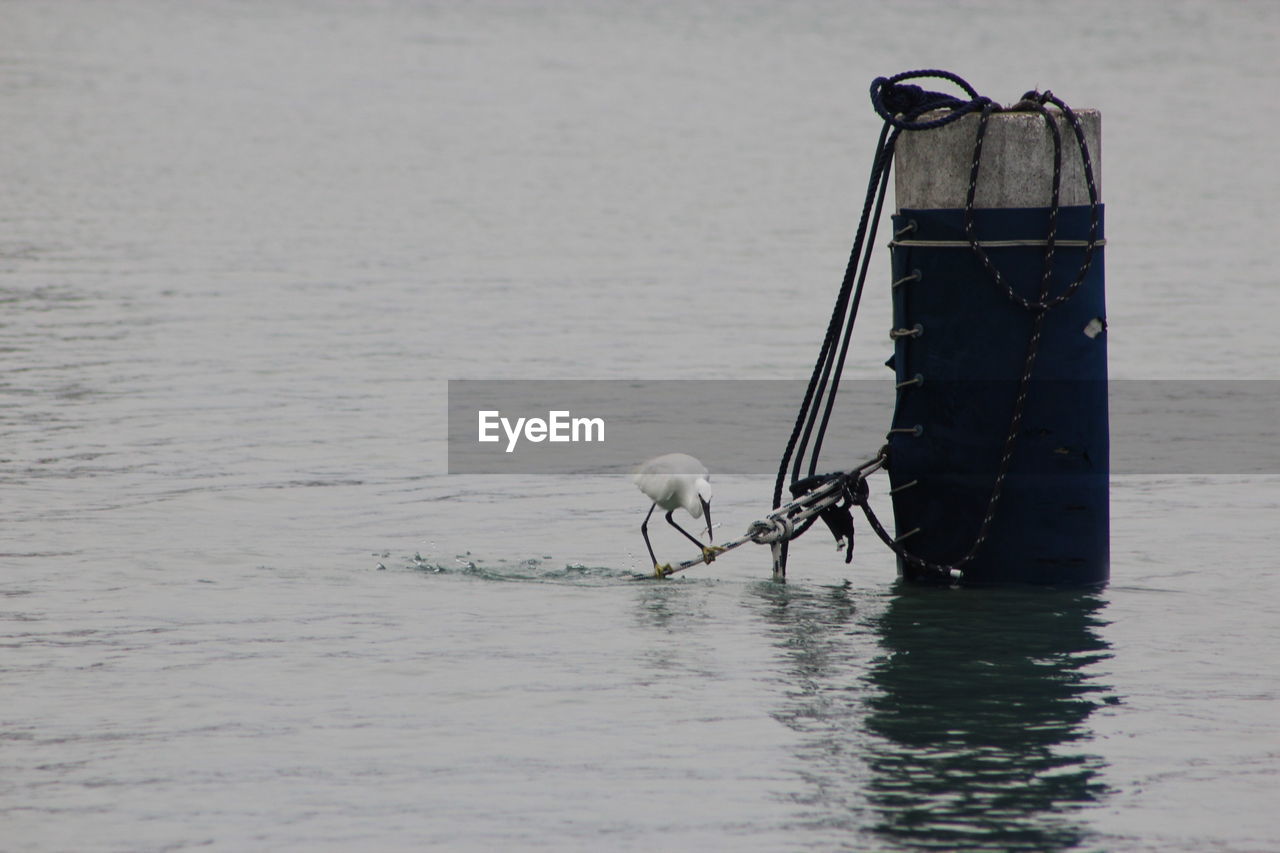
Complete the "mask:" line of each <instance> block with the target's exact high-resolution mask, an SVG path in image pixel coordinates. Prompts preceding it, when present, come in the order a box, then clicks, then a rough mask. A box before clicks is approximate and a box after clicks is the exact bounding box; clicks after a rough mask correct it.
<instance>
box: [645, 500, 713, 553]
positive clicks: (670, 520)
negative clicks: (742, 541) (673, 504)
mask: <svg viewBox="0 0 1280 853" xmlns="http://www.w3.org/2000/svg"><path fill="white" fill-rule="evenodd" d="M650 512H652V510H650ZM673 512H675V510H674V509H673V510H669V511H668V512H667V524H670V525H671V526H672V527H674V528H675V529H676V530H679V531H680V532H681V533H683V534H684V538H686V539H688V540H689V541H690V542H692V543H693V544H694V545H697V546H698V550H699V551H701V552H702V561H703V562H704V563H710V562H712V561H714V560H715V558H716V555H717V554H719V553H721V552H723V551H724V549H723V548H717V547H715V546H714V545H713V546H711V547H710V548H708V547H706V546H705V545H703V544H702V543H701V542H699V541H698V540H697V539H696V538H695V537H694V535H693V534H692V533H690V532H689V531H687V530H685V529H684V528H683V527H681V526H680V525H678V524H676V520H675V519H674V518H672V517H671V513H673Z"/></svg>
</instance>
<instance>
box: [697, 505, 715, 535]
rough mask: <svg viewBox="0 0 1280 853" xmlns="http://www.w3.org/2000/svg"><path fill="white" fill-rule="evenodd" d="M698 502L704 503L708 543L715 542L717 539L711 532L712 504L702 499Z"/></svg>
mask: <svg viewBox="0 0 1280 853" xmlns="http://www.w3.org/2000/svg"><path fill="white" fill-rule="evenodd" d="M698 500H700V501H702V512H703V514H704V515H706V517H707V541H708V542H714V541H716V537H715V536H714V535H713V534H712V532H711V504H709V503H708V502H707V501H706V500H704V499H703V498H701V497H699V498H698Z"/></svg>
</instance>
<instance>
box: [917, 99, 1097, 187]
mask: <svg viewBox="0 0 1280 853" xmlns="http://www.w3.org/2000/svg"><path fill="white" fill-rule="evenodd" d="M1053 114H1054V115H1055V116H1056V117H1057V120H1058V129H1059V131H1060V132H1061V133H1062V191H1061V203H1062V204H1063V205H1082V204H1088V203H1089V190H1088V188H1087V187H1086V186H1085V181H1084V169H1083V168H1082V166H1081V163H1080V148H1079V146H1078V145H1077V144H1076V135H1075V133H1074V131H1072V129H1071V124H1070V122H1068V121H1066V119H1065V118H1063V117H1062V116H1061V115H1060V114H1058V113H1057V112H1054V113H1053ZM931 115H933V114H932V113H931V114H929V115H926V116H925V118H926V119H927V118H929V117H930V116H931ZM1076 115H1078V116H1079V117H1080V123H1081V125H1082V126H1083V127H1084V132H1085V139H1086V141H1087V142H1088V145H1089V154H1090V157H1091V159H1092V162H1093V175H1094V181H1095V183H1096V185H1097V188H1098V198H1099V200H1101V198H1102V116H1101V114H1100V113H1099V112H1098V111H1097V110H1076ZM978 118H979V117H978V116H977V115H967V116H965V117H964V118H962V119H960V120H958V121H956V122H953V123H952V124H949V125H947V126H946V127H942V128H938V129H936V130H926V131H916V132H910V131H908V132H905V133H903V134H902V135H901V136H900V137H899V138H898V145H897V154H896V156H895V162H894V172H895V185H894V190H895V195H896V198H897V209H898V210H902V209H903V208H910V209H912V210H931V209H954V208H962V207H964V203H965V196H966V194H967V192H968V189H969V169H970V167H971V166H972V164H973V143H974V139H975V138H976V136H977V133H978ZM1052 178H1053V137H1052V135H1051V134H1050V133H1049V128H1048V127H1047V126H1046V125H1045V121H1044V117H1043V116H1041V115H1040V114H1039V113H1035V112H1027V113H995V114H993V115H992V116H991V119H990V121H989V122H988V124H987V133H986V137H985V138H984V139H983V141H982V170H981V172H980V173H979V176H978V192H977V196H976V198H975V205H976V206H977V207H1047V206H1048V204H1049V195H1050V191H1051V188H1052Z"/></svg>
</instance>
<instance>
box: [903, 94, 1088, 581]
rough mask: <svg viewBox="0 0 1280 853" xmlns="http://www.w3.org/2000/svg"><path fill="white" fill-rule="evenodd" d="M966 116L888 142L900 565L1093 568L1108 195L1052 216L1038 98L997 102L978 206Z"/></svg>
mask: <svg viewBox="0 0 1280 853" xmlns="http://www.w3.org/2000/svg"><path fill="white" fill-rule="evenodd" d="M976 120H977V117H976V116H970V117H967V118H966V119H965V120H962V121H959V122H956V123H955V124H954V125H952V126H950V127H948V128H946V129H945V131H946V132H945V133H920V134H914V135H913V134H907V135H906V137H904V140H903V141H902V142H901V143H900V144H899V148H898V152H897V153H898V163H897V169H898V180H897V195H898V210H897V213H896V214H895V215H894V217H893V224H894V235H895V237H894V241H893V243H892V274H893V289H892V290H893V292H892V299H893V318H894V332H893V337H894V339H895V344H894V346H895V350H894V356H893V358H892V360H891V364H892V366H893V369H894V372H895V377H896V383H897V386H898V391H897V404H896V407H895V411H894V416H893V423H892V430H891V432H890V435H889V460H890V461H889V466H888V467H889V476H890V484H891V488H892V500H893V511H894V517H895V521H896V531H897V532H896V535H897V542H898V544H899V546H900V548H899V560H898V562H899V568H900V571H901V572H902V574H903V577H904V578H905V579H907V580H936V579H937V571H936V569H934V570H929V569H927V568H926V567H925V563H928V564H933V565H934V566H938V565H942V566H952V565H956V564H957V563H962V564H963V565H962V567H961V569H960V577H961V579H962V582H963V583H965V584H993V583H1028V584H1056V585H1091V584H1102V583H1105V582H1106V581H1107V579H1108V577H1109V574H1110V560H1109V553H1110V550H1109V547H1110V546H1109V535H1110V515H1109V499H1108V478H1109V473H1108V472H1109V451H1108V424H1107V335H1106V304H1105V296H1104V254H1103V251H1104V250H1103V248H1102V238H1103V228H1102V221H1101V216H1102V210H1101V204H1100V203H1098V204H1097V205H1096V207H1094V206H1092V205H1090V204H1079V203H1072V204H1066V205H1064V206H1059V207H1057V211H1056V223H1054V222H1053V219H1054V217H1053V214H1052V211H1053V208H1052V205H1049V204H1046V203H1045V197H1046V196H1048V194H1049V190H1050V187H1051V185H1052V180H1051V174H1052V163H1053V156H1052V145H1051V141H1050V140H1049V136H1048V134H1046V133H1044V131H1043V128H1044V119H1043V117H1042V116H1041V115H1038V114H1034V113H1032V114H1027V113H1007V114H995V115H993V116H991V122H992V132H993V133H1004V134H1005V135H1004V137H1003V144H1002V145H999V146H992V145H991V144H990V142H988V149H987V150H988V152H989V158H988V159H984V160H983V161H982V172H981V178H980V180H979V183H978V187H979V188H982V187H983V185H984V183H985V185H986V186H987V187H988V190H987V196H986V197H985V198H984V197H983V195H982V192H978V193H977V202H978V203H976V204H973V203H972V200H973V199H974V191H973V190H971V189H969V188H968V184H969V182H970V177H971V176H970V168H971V162H972V159H973V144H974V135H973V134H974V125H975V123H976ZM1001 121H1005V122H1007V124H1008V126H1007V127H1005V128H1004V129H1003V130H1001V129H1000V125H999V122H1001ZM1059 122H1060V124H1061V125H1062V126H1063V127H1064V133H1063V138H1064V144H1063V146H1062V148H1063V153H1062V162H1063V167H1064V168H1063V172H1064V177H1063V179H1062V186H1061V190H1062V192H1061V197H1062V198H1064V199H1069V200H1071V201H1080V200H1081V194H1082V193H1084V192H1086V190H1087V188H1085V187H1084V186H1083V182H1082V181H1080V182H1078V183H1079V184H1080V185H1079V186H1076V183H1077V181H1075V180H1074V179H1073V177H1072V176H1071V175H1067V174H1066V170H1067V168H1068V163H1069V161H1071V160H1072V159H1076V160H1077V167H1076V171H1077V172H1078V171H1079V167H1078V158H1079V153H1078V149H1077V148H1076V146H1075V145H1074V144H1072V145H1071V146H1070V147H1069V148H1068V146H1067V145H1066V144H1065V141H1066V140H1068V139H1071V129H1070V128H1069V127H1067V126H1066V122H1064V121H1062V120H1061V117H1059ZM1097 126H1098V124H1097V114H1096V113H1093V114H1092V121H1091V130H1092V131H1093V132H1095V133H1096V131H1097ZM912 136H915V137H918V141H913V147H907V140H908V138H910V137H912ZM1020 140H1021V141H1022V144H1019V141H1020ZM1027 140H1030V141H1027ZM1072 141H1073V142H1074V140H1072ZM1046 145H1047V146H1048V148H1046ZM1093 147H1094V149H1095V150H1094V151H1093V152H1091V153H1092V159H1093V167H1094V170H1095V172H1096V170H1097V168H1098V163H1097V152H1096V145H1095V146H1093ZM1093 195H1094V198H1095V199H1096V187H1095V188H1094V190H1093ZM966 200H968V201H969V202H970V203H971V204H972V208H973V209H972V210H971V212H970V213H969V214H966V210H965V207H966V203H965V202H966ZM1028 202H1030V203H1029V204H1028ZM967 216H969V217H971V230H969V229H967V228H966V218H967ZM1055 225H1056V227H1054V226H1055ZM1050 234H1052V235H1053V242H1054V246H1053V254H1052V264H1051V270H1050V272H1051V275H1050V276H1049V279H1048V291H1047V292H1048V295H1049V298H1048V299H1043V300H1042V294H1041V288H1042V286H1043V281H1044V276H1043V272H1044V264H1045V257H1046V251H1047V249H1048V246H1047V244H1046V237H1047V236H1048V235H1050ZM971 236H972V238H974V239H976V240H977V242H978V244H979V247H980V248H981V250H982V251H981V253H979V252H978V251H975V250H974V248H973V245H972V241H971V239H970V238H971ZM1091 240H1092V241H1093V245H1092V246H1090V241H1091ZM982 254H985V256H986V259H987V262H984V260H983V258H982V257H981V255H982ZM1086 260H1087V264H1086ZM988 262H989V263H988ZM1086 268H1087V272H1085V274H1084V275H1083V277H1080V276H1079V275H1078V274H1079V273H1080V272H1081V271H1082V270H1084V269H1086ZM1077 279H1078V283H1077ZM1044 305H1048V306H1050V307H1048V308H1044V307H1043V306H1044ZM1038 314H1042V316H1041V317H1040V318H1039V320H1037V315H1038ZM1033 338H1035V340H1034V341H1033ZM1029 347H1030V348H1031V349H1032V350H1033V351H1034V354H1033V356H1032V361H1033V366H1032V369H1031V371H1030V373H1029V375H1028V374H1027V371H1026V366H1027V362H1028V352H1029ZM1024 394H1025V400H1023V402H1022V403H1021V404H1019V402H1018V401H1019V398H1020V396H1022V395H1024ZM1011 427H1012V428H1013V429H1012V437H1011ZM1006 452H1008V453H1009V454H1010V455H1009V458H1008V460H1007V462H1003V463H1002V460H1003V457H1004V456H1005V454H1006ZM1002 470H1004V471H1005V475H1004V476H1003V477H1000V476H999V475H1000V472H1001V471H1002ZM993 494H994V498H993Z"/></svg>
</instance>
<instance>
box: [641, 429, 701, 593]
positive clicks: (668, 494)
mask: <svg viewBox="0 0 1280 853" xmlns="http://www.w3.org/2000/svg"><path fill="white" fill-rule="evenodd" d="M632 479H633V482H635V484H636V486H638V487H639V489H640V491H642V492H644V493H645V495H646V496H647V497H648V498H649V499H650V500H652V501H653V506H651V507H649V514H648V515H646V516H645V517H644V522H643V523H642V524H641V525H640V533H641V534H642V535H643V536H644V544H645V547H646V548H648V549H649V559H651V560H653V573H654V574H655V575H657V576H658V577H664V576H665V575H668V574H670V573H671V565H670V564H669V563H668V564H666V565H659V564H658V558H657V557H655V556H654V554H653V545H652V544H650V542H649V518H650V517H651V516H652V515H653V510H654V508H655V507H662V508H663V509H665V510H666V511H667V523H668V524H670V525H671V526H672V527H674V528H675V529H676V530H679V531H680V532H681V533H683V534H684V536H685V538H686V539H688V540H689V541H690V542H692V543H693V544H694V545H697V546H698V547H699V548H700V549H701V550H702V558H703V560H704V561H706V562H708V563H710V562H711V561H712V560H714V559H715V558H716V554H718V553H720V551H721V549H720V548H715V547H711V548H708V547H705V546H703V544H702V543H701V542H699V541H698V540H697V539H696V538H695V537H694V536H693V534H691V533H689V531H687V530H685V529H684V528H683V527H681V526H680V525H678V524H676V522H675V519H673V518H672V517H671V514H672V513H673V512H675V511H676V510H677V509H679V508H680V507H684V509H685V510H686V511H687V512H688V513H689V515H691V516H693V517H694V518H701V517H702V516H703V515H704V514H705V515H706V517H707V541H712V540H713V539H714V537H713V535H712V533H711V482H710V480H711V475H710V474H708V473H707V466H706V465H703V464H702V463H701V462H699V461H698V460H697V459H694V458H693V457H692V456H690V455H689V454H687V453H668V454H665V455H663V456H655V457H654V458H653V459H650V460H649V461H648V462H645V463H644V464H643V465H641V466H640V467H638V468H636V472H635V476H634V477H633V478H632Z"/></svg>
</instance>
